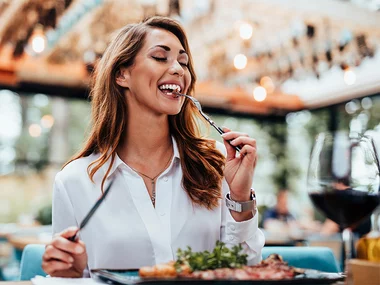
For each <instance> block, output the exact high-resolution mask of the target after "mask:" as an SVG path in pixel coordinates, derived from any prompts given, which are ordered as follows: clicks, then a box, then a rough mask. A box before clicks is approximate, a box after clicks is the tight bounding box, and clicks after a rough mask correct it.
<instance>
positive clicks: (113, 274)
mask: <svg viewBox="0 0 380 285" xmlns="http://www.w3.org/2000/svg"><path fill="white" fill-rule="evenodd" d="M303 270H305V273H304V274H300V275H298V277H296V278H291V279H280V280H275V279H258V280H236V279H214V280H204V279H186V278H181V279H177V278H162V279H152V278H144V279H138V280H133V279H132V278H131V279H127V278H126V277H124V276H120V275H118V274H117V273H123V272H138V269H92V270H91V273H92V274H94V275H95V276H96V277H97V278H100V279H101V280H104V281H112V282H114V283H118V284H151V283H157V284H159V283H172V284H174V283H179V282H180V283H191V284H193V283H196V284H200V283H207V284H215V283H218V284H231V285H234V284H243V283H244V284H266V285H270V284H310V283H314V284H332V283H335V282H337V281H343V280H344V275H342V274H341V273H332V272H323V271H318V270H313V269H303ZM308 274H310V275H314V276H315V275H317V274H320V275H326V277H325V278H322V277H320V278H316V277H312V276H310V277H308V276H307V275H308ZM302 275H303V277H301V276H302ZM327 276H329V277H327Z"/></svg>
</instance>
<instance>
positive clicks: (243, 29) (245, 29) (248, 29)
mask: <svg viewBox="0 0 380 285" xmlns="http://www.w3.org/2000/svg"><path fill="white" fill-rule="evenodd" d="M239 32H240V37H241V38H242V39H243V40H249V39H250V38H251V37H252V33H253V28H252V25H251V24H248V23H242V24H241V25H240V28H239Z"/></svg>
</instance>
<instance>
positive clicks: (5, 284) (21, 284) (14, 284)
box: [0, 281, 345, 285]
mask: <svg viewBox="0 0 380 285" xmlns="http://www.w3.org/2000/svg"><path fill="white" fill-rule="evenodd" d="M0 283H1V284H2V285H32V284H33V283H32V282H31V281H11V282H0ZM105 284H106V283H105ZM344 284H345V283H344V281H342V282H337V283H334V284H332V285H344Z"/></svg>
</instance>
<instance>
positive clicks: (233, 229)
mask: <svg viewBox="0 0 380 285" xmlns="http://www.w3.org/2000/svg"><path fill="white" fill-rule="evenodd" d="M228 192H229V187H228V184H227V182H226V181H225V180H223V199H222V224H221V237H220V240H221V241H222V242H224V243H225V244H226V245H227V246H234V245H238V244H241V245H242V247H243V251H244V253H245V254H247V255H248V265H254V264H257V263H259V262H260V261H261V259H262V257H261V251H262V248H263V247H264V244H265V238H264V234H263V233H262V231H261V230H260V229H259V228H258V215H259V212H258V211H256V214H255V215H254V217H253V218H252V219H250V220H248V221H244V222H236V221H235V219H234V218H233V217H232V215H231V213H230V210H229V209H228V208H227V206H226V204H225V201H224V197H225V195H226V194H227V193H228Z"/></svg>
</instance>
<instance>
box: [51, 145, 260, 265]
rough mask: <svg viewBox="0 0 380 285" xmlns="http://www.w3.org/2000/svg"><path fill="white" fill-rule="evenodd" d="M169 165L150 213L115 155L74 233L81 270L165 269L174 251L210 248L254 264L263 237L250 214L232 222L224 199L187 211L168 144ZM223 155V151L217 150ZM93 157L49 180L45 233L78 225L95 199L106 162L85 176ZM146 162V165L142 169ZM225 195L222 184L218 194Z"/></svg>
mask: <svg viewBox="0 0 380 285" xmlns="http://www.w3.org/2000/svg"><path fill="white" fill-rule="evenodd" d="M173 147H174V156H173V159H172V161H171V164H170V166H169V167H168V168H167V169H166V170H165V171H164V172H163V173H162V174H161V175H160V176H159V177H158V178H157V182H156V207H153V205H152V202H151V199H150V196H149V194H148V192H147V190H146V187H145V184H144V181H143V179H142V178H141V177H140V176H139V175H138V174H137V173H136V172H135V171H133V170H132V169H131V168H130V167H129V166H128V165H126V164H125V163H124V162H123V161H122V160H121V159H120V158H119V157H118V156H116V158H115V162H114V164H113V166H112V168H111V172H110V174H109V176H108V178H107V180H106V184H105V188H106V187H107V185H108V184H109V183H110V181H111V180H114V183H113V185H112V188H111V189H110V193H109V194H108V196H107V197H106V198H105V200H104V201H103V204H102V205H100V207H99V208H98V210H97V212H96V213H95V214H94V216H93V217H92V218H91V220H90V221H89V223H88V224H87V225H86V227H85V228H84V229H83V230H81V232H80V238H81V239H82V240H83V241H84V243H85V244H86V248H87V254H88V265H87V266H88V269H90V270H91V269H99V268H108V269H129V268H139V267H141V266H146V265H154V264H158V263H163V262H167V261H169V260H173V259H175V258H176V251H177V249H178V248H182V249H185V248H186V247H187V246H190V247H191V248H192V250H193V251H203V250H209V251H212V250H213V248H214V247H215V242H216V241H217V240H221V241H223V242H225V243H226V244H227V245H235V244H239V243H241V244H242V246H243V248H244V251H245V253H246V254H248V262H249V264H255V263H258V262H259V261H260V260H261V249H262V248H263V246H264V235H263V233H262V232H261V231H260V230H259V229H258V213H256V215H255V216H254V217H253V218H252V219H250V220H248V221H244V222H236V221H235V220H234V219H233V217H232V216H231V214H230V212H229V210H228V209H227V208H226V206H225V202H224V199H222V200H221V201H220V206H219V207H218V208H216V209H214V210H207V209H206V208H203V207H199V206H196V205H193V204H192V203H191V200H190V198H189V197H188V195H187V193H186V192H185V190H184V189H183V188H182V186H181V180H182V168H181V166H180V156H179V152H178V147H177V144H176V142H175V140H174V139H173ZM217 147H218V149H220V150H221V151H222V152H224V153H225V148H224V145H223V144H221V143H217ZM98 157H99V155H94V154H93V155H90V156H88V157H83V158H80V159H77V160H75V161H73V162H71V163H70V164H69V165H67V166H66V167H65V168H64V169H63V170H62V171H60V172H59V173H58V174H57V175H56V178H55V183H54V193H53V234H55V233H59V232H61V231H62V230H64V229H66V228H67V227H70V226H78V225H79V224H80V223H81V221H82V220H83V218H84V217H85V215H86V214H87V213H88V211H89V210H90V208H91V207H92V206H93V205H94V203H95V202H96V200H97V199H98V198H99V197H100V196H101V190H100V185H101V181H102V178H103V176H104V174H105V173H106V171H107V169H108V166H109V163H110V161H108V162H107V163H106V164H104V165H103V166H102V167H101V168H100V169H99V170H98V171H97V172H96V174H95V176H94V182H95V183H93V182H91V180H90V179H89V177H88V174H87V167H88V165H89V164H90V163H91V162H93V161H94V160H95V159H96V158H98ZM148 163H149V162H148ZM228 191H229V187H228V184H227V183H226V181H225V180H224V179H223V194H224V195H225V194H226V193H227V192H228Z"/></svg>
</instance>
